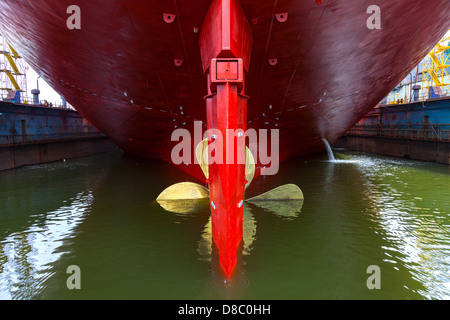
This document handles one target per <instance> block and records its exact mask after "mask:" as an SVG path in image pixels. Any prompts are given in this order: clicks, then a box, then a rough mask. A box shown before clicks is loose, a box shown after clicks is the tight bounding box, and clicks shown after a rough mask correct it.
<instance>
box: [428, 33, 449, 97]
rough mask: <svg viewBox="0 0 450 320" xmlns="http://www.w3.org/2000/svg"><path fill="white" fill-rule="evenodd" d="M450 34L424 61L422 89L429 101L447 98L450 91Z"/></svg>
mask: <svg viewBox="0 0 450 320" xmlns="http://www.w3.org/2000/svg"><path fill="white" fill-rule="evenodd" d="M449 58H450V33H447V34H446V35H445V37H444V38H442V39H441V40H440V41H439V42H438V44H437V45H436V46H435V47H434V48H433V50H431V52H430V53H428V55H427V57H426V58H425V59H424V60H423V63H422V65H423V67H422V68H423V78H422V89H423V92H422V94H423V96H425V97H428V99H434V98H439V97H441V96H446V95H448V93H449V90H450V79H449V71H450V59H449Z"/></svg>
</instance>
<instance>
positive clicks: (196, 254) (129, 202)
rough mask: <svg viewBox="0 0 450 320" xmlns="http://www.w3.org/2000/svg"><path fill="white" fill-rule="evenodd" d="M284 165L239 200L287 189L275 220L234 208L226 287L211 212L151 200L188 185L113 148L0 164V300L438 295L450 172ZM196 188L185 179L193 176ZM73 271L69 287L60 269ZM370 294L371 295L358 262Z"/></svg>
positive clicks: (345, 162) (403, 164)
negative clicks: (239, 213) (236, 239)
mask: <svg viewBox="0 0 450 320" xmlns="http://www.w3.org/2000/svg"><path fill="white" fill-rule="evenodd" d="M335 156H336V159H337V160H336V161H329V160H328V158H327V155H319V156H315V157H311V158H308V159H298V160H293V161H289V162H286V163H283V164H282V165H281V167H280V172H279V174H278V175H276V176H267V177H259V178H258V179H257V180H256V181H254V182H253V183H252V186H251V187H250V188H249V190H248V194H249V195H255V194H258V193H261V192H263V191H266V190H269V189H271V188H275V187H277V186H279V185H282V184H285V183H295V184H297V185H298V186H300V187H301V189H302V191H303V193H304V195H305V201H304V203H303V206H302V208H301V210H300V211H299V212H292V214H290V215H286V214H285V212H282V210H281V209H280V210H279V212H275V211H273V210H267V209H264V208H260V207H258V206H256V205H253V204H246V205H245V221H244V223H245V241H244V244H243V245H242V247H241V250H240V255H239V261H238V266H237V268H236V271H235V273H234V274H233V277H232V279H230V280H229V281H225V279H224V277H223V275H222V273H221V270H220V268H219V267H218V263H217V256H216V255H217V253H216V252H215V250H214V248H213V247H212V246H211V238H210V223H209V208H208V206H207V205H203V206H202V205H200V206H198V207H197V209H196V210H194V212H191V213H189V214H180V213H179V214H175V213H171V212H167V211H165V210H164V209H163V208H162V207H161V206H160V205H159V204H158V203H156V202H155V201H154V200H155V199H156V197H157V196H158V194H159V193H160V192H161V191H162V190H164V189H165V188H166V187H168V186H169V185H171V184H173V183H176V182H181V181H189V180H190V181H194V180H193V179H192V178H189V177H188V176H186V175H185V174H184V173H181V172H179V171H178V170H177V169H175V168H173V167H172V166H170V165H168V164H166V163H162V162H159V161H147V160H142V159H136V158H131V157H128V156H124V155H122V154H119V153H117V154H116V153H108V154H102V155H97V156H92V157H86V158H79V159H73V160H67V161H66V162H62V161H61V162H56V163H51V164H46V165H39V166H32V167H26V168H21V169H16V170H9V171H3V172H0V299H448V298H450V217H449V214H450V200H449V191H450V188H449V183H450V169H449V167H448V166H445V165H438V164H433V163H423V162H417V161H411V160H403V159H395V158H386V157H379V156H373V155H368V154H363V153H354V152H348V151H345V150H338V151H337V152H335ZM194 182H195V181H194ZM71 265H77V266H79V267H80V270H81V290H69V289H68V288H67V285H66V281H67V279H68V277H69V276H70V275H69V274H67V268H68V267H69V266H71ZM372 265H376V266H378V267H379V268H380V272H381V279H380V282H381V289H380V290H369V289H368V288H367V285H366V282H367V279H368V277H369V276H370V274H368V273H367V268H368V267H369V266H372Z"/></svg>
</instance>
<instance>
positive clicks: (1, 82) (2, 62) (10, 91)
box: [0, 34, 28, 103]
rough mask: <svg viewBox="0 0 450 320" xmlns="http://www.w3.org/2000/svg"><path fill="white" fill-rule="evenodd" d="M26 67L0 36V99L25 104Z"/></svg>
mask: <svg viewBox="0 0 450 320" xmlns="http://www.w3.org/2000/svg"><path fill="white" fill-rule="evenodd" d="M27 71H28V65H27V64H26V63H25V61H23V59H22V58H21V57H20V55H19V54H18V53H17V51H16V50H14V48H13V47H12V46H11V45H9V44H8V42H7V41H6V39H5V38H4V37H3V36H2V35H1V34H0V99H1V100H4V101H12V102H18V103H20V102H22V103H26V102H27V101H26V99H25V96H26V93H27V76H26V74H27Z"/></svg>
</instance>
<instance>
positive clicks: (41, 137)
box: [0, 132, 104, 146]
mask: <svg viewBox="0 0 450 320" xmlns="http://www.w3.org/2000/svg"><path fill="white" fill-rule="evenodd" d="M100 137H104V135H103V133H101V132H67V133H50V134H27V135H21V134H11V135H0V146H13V145H23V144H33V143H43V142H54V141H66V140H78V139H92V138H100Z"/></svg>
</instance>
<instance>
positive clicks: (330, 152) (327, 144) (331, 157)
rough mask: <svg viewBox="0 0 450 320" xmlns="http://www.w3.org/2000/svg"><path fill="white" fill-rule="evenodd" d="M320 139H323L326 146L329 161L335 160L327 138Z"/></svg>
mask: <svg viewBox="0 0 450 320" xmlns="http://www.w3.org/2000/svg"><path fill="white" fill-rule="evenodd" d="M322 140H323V143H325V146H326V147H327V152H328V159H330V160H331V161H335V160H336V158H335V157H334V153H333V150H332V149H331V146H330V144H329V143H328V140H327V139H325V138H322Z"/></svg>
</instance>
